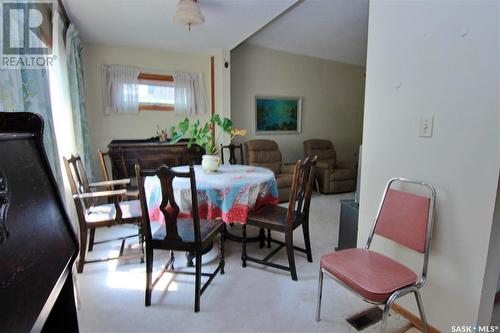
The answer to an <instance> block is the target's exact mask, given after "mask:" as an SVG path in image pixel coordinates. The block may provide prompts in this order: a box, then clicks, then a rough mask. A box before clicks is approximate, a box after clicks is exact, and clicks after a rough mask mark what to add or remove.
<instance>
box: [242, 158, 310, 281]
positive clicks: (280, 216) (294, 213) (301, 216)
mask: <svg viewBox="0 0 500 333" xmlns="http://www.w3.org/2000/svg"><path fill="white" fill-rule="evenodd" d="M315 164H316V157H314V158H313V159H309V158H306V159H305V160H304V162H301V161H297V163H296V164H295V167H294V171H293V181H292V190H291V192H290V199H289V202H288V208H285V207H281V206H274V205H268V206H264V207H263V208H261V209H259V210H257V211H255V212H251V213H249V214H248V220H247V223H246V224H243V240H242V254H241V260H242V266H243V267H246V266H247V261H251V262H255V263H258V264H262V265H265V266H270V267H274V268H278V269H282V270H285V271H288V272H290V274H291V276H292V280H294V281H297V270H296V267H295V256H294V250H298V251H301V252H304V253H306V255H307V261H309V262H312V253H311V241H310V238H309V207H310V203H311V195H312V187H313V182H314V167H315ZM247 225H251V226H256V227H259V228H263V229H267V232H268V233H267V242H268V245H269V246H270V244H271V243H277V244H278V247H277V248H276V249H274V250H273V251H271V253H269V254H268V255H267V256H266V257H265V258H264V259H257V258H253V257H250V256H248V254H247V251H246V243H247V242H246V226H247ZM299 226H302V232H303V235H304V243H305V247H306V248H305V249H302V248H299V247H296V246H294V245H293V231H294V230H295V229H297V228H298V227H299ZM271 230H273V231H277V232H282V233H284V234H285V242H282V241H279V240H276V239H273V238H272V237H271ZM282 248H286V253H287V256H288V264H289V266H288V267H287V266H283V265H279V264H276V263H272V262H269V259H271V257H272V256H273V255H275V254H276V253H278V251H280V250H281V249H282Z"/></svg>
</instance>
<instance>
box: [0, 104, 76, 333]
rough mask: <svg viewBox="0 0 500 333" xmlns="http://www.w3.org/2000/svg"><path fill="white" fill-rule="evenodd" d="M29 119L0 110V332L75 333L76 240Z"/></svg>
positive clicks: (38, 131)
mask: <svg viewBox="0 0 500 333" xmlns="http://www.w3.org/2000/svg"><path fill="white" fill-rule="evenodd" d="M42 132H43V121H42V118H41V117H40V116H38V115H36V114H33V113H10V112H0V332H29V331H33V332H40V331H46V332H77V331H78V320H77V314H76V307H75V297H74V294H73V280H72V274H71V269H72V266H73V262H74V261H75V258H76V255H77V252H78V250H77V240H76V236H75V233H74V231H73V228H72V226H71V222H70V220H69V218H68V216H67V214H66V211H65V209H64V205H63V202H62V200H61V197H60V195H59V191H58V186H57V184H56V181H55V179H54V177H53V175H52V172H51V169H50V166H49V163H48V160H47V157H46V155H45V151H44V148H43V143H42Z"/></svg>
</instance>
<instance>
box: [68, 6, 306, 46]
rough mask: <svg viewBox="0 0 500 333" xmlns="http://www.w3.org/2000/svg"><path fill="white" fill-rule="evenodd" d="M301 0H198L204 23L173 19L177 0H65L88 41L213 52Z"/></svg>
mask: <svg viewBox="0 0 500 333" xmlns="http://www.w3.org/2000/svg"><path fill="white" fill-rule="evenodd" d="M296 1H297V0H252V1H249V0H239V1H234V0H199V4H200V7H201V10H202V13H203V15H204V16H205V23H204V24H202V25H200V26H195V27H192V28H191V31H188V29H187V26H183V25H180V24H174V23H173V22H172V17H173V16H174V13H175V8H176V4H177V0H163V1H158V0H133V1H132V0H100V1H99V0H63V4H64V7H65V9H66V11H67V13H68V15H69V17H70V19H71V21H72V22H73V23H74V24H75V25H76V27H77V28H78V30H79V31H80V35H81V37H82V39H83V40H84V41H85V42H90V43H98V44H110V45H119V46H133V47H143V48H153V49H165V50H172V51H177V52H193V53H210V52H213V51H215V50H217V49H232V48H234V47H235V46H237V45H238V44H239V43H241V42H242V41H243V40H245V39H246V38H247V37H249V36H250V35H252V34H253V33H254V32H255V31H257V30H259V29H260V28H261V27H263V26H264V25H265V24H267V23H268V22H269V21H271V20H272V19H273V18H275V17H276V16H278V15H279V14H280V13H282V12H283V11H284V10H286V9H287V8H288V7H290V6H291V5H293V4H294V3H295V2H296Z"/></svg>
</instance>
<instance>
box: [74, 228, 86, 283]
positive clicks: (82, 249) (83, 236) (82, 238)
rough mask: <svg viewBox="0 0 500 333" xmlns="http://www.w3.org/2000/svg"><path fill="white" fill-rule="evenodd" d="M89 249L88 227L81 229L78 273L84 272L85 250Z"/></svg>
mask: <svg viewBox="0 0 500 333" xmlns="http://www.w3.org/2000/svg"><path fill="white" fill-rule="evenodd" d="M86 251H87V229H84V230H80V258H79V259H78V265H77V267H76V271H77V272H78V273H81V272H83V265H85V252H86Z"/></svg>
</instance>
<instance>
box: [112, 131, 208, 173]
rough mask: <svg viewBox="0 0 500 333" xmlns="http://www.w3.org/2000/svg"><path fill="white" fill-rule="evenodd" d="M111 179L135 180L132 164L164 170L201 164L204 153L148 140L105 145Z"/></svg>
mask: <svg viewBox="0 0 500 333" xmlns="http://www.w3.org/2000/svg"><path fill="white" fill-rule="evenodd" d="M108 148H109V157H110V159H111V167H112V173H113V178H114V179H122V178H133V177H135V171H134V170H135V169H134V166H135V163H136V162H137V161H139V162H140V163H141V167H142V168H143V169H156V168H159V167H160V166H161V165H162V164H166V165H168V166H178V165H189V164H201V159H202V156H203V155H204V154H205V150H204V149H203V148H201V147H200V146H198V145H196V144H193V145H192V146H191V147H189V148H188V146H187V142H186V140H181V141H180V142H179V143H176V144H169V143H168V142H158V141H157V140H155V139H148V140H113V141H111V142H110V144H109V145H108Z"/></svg>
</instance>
